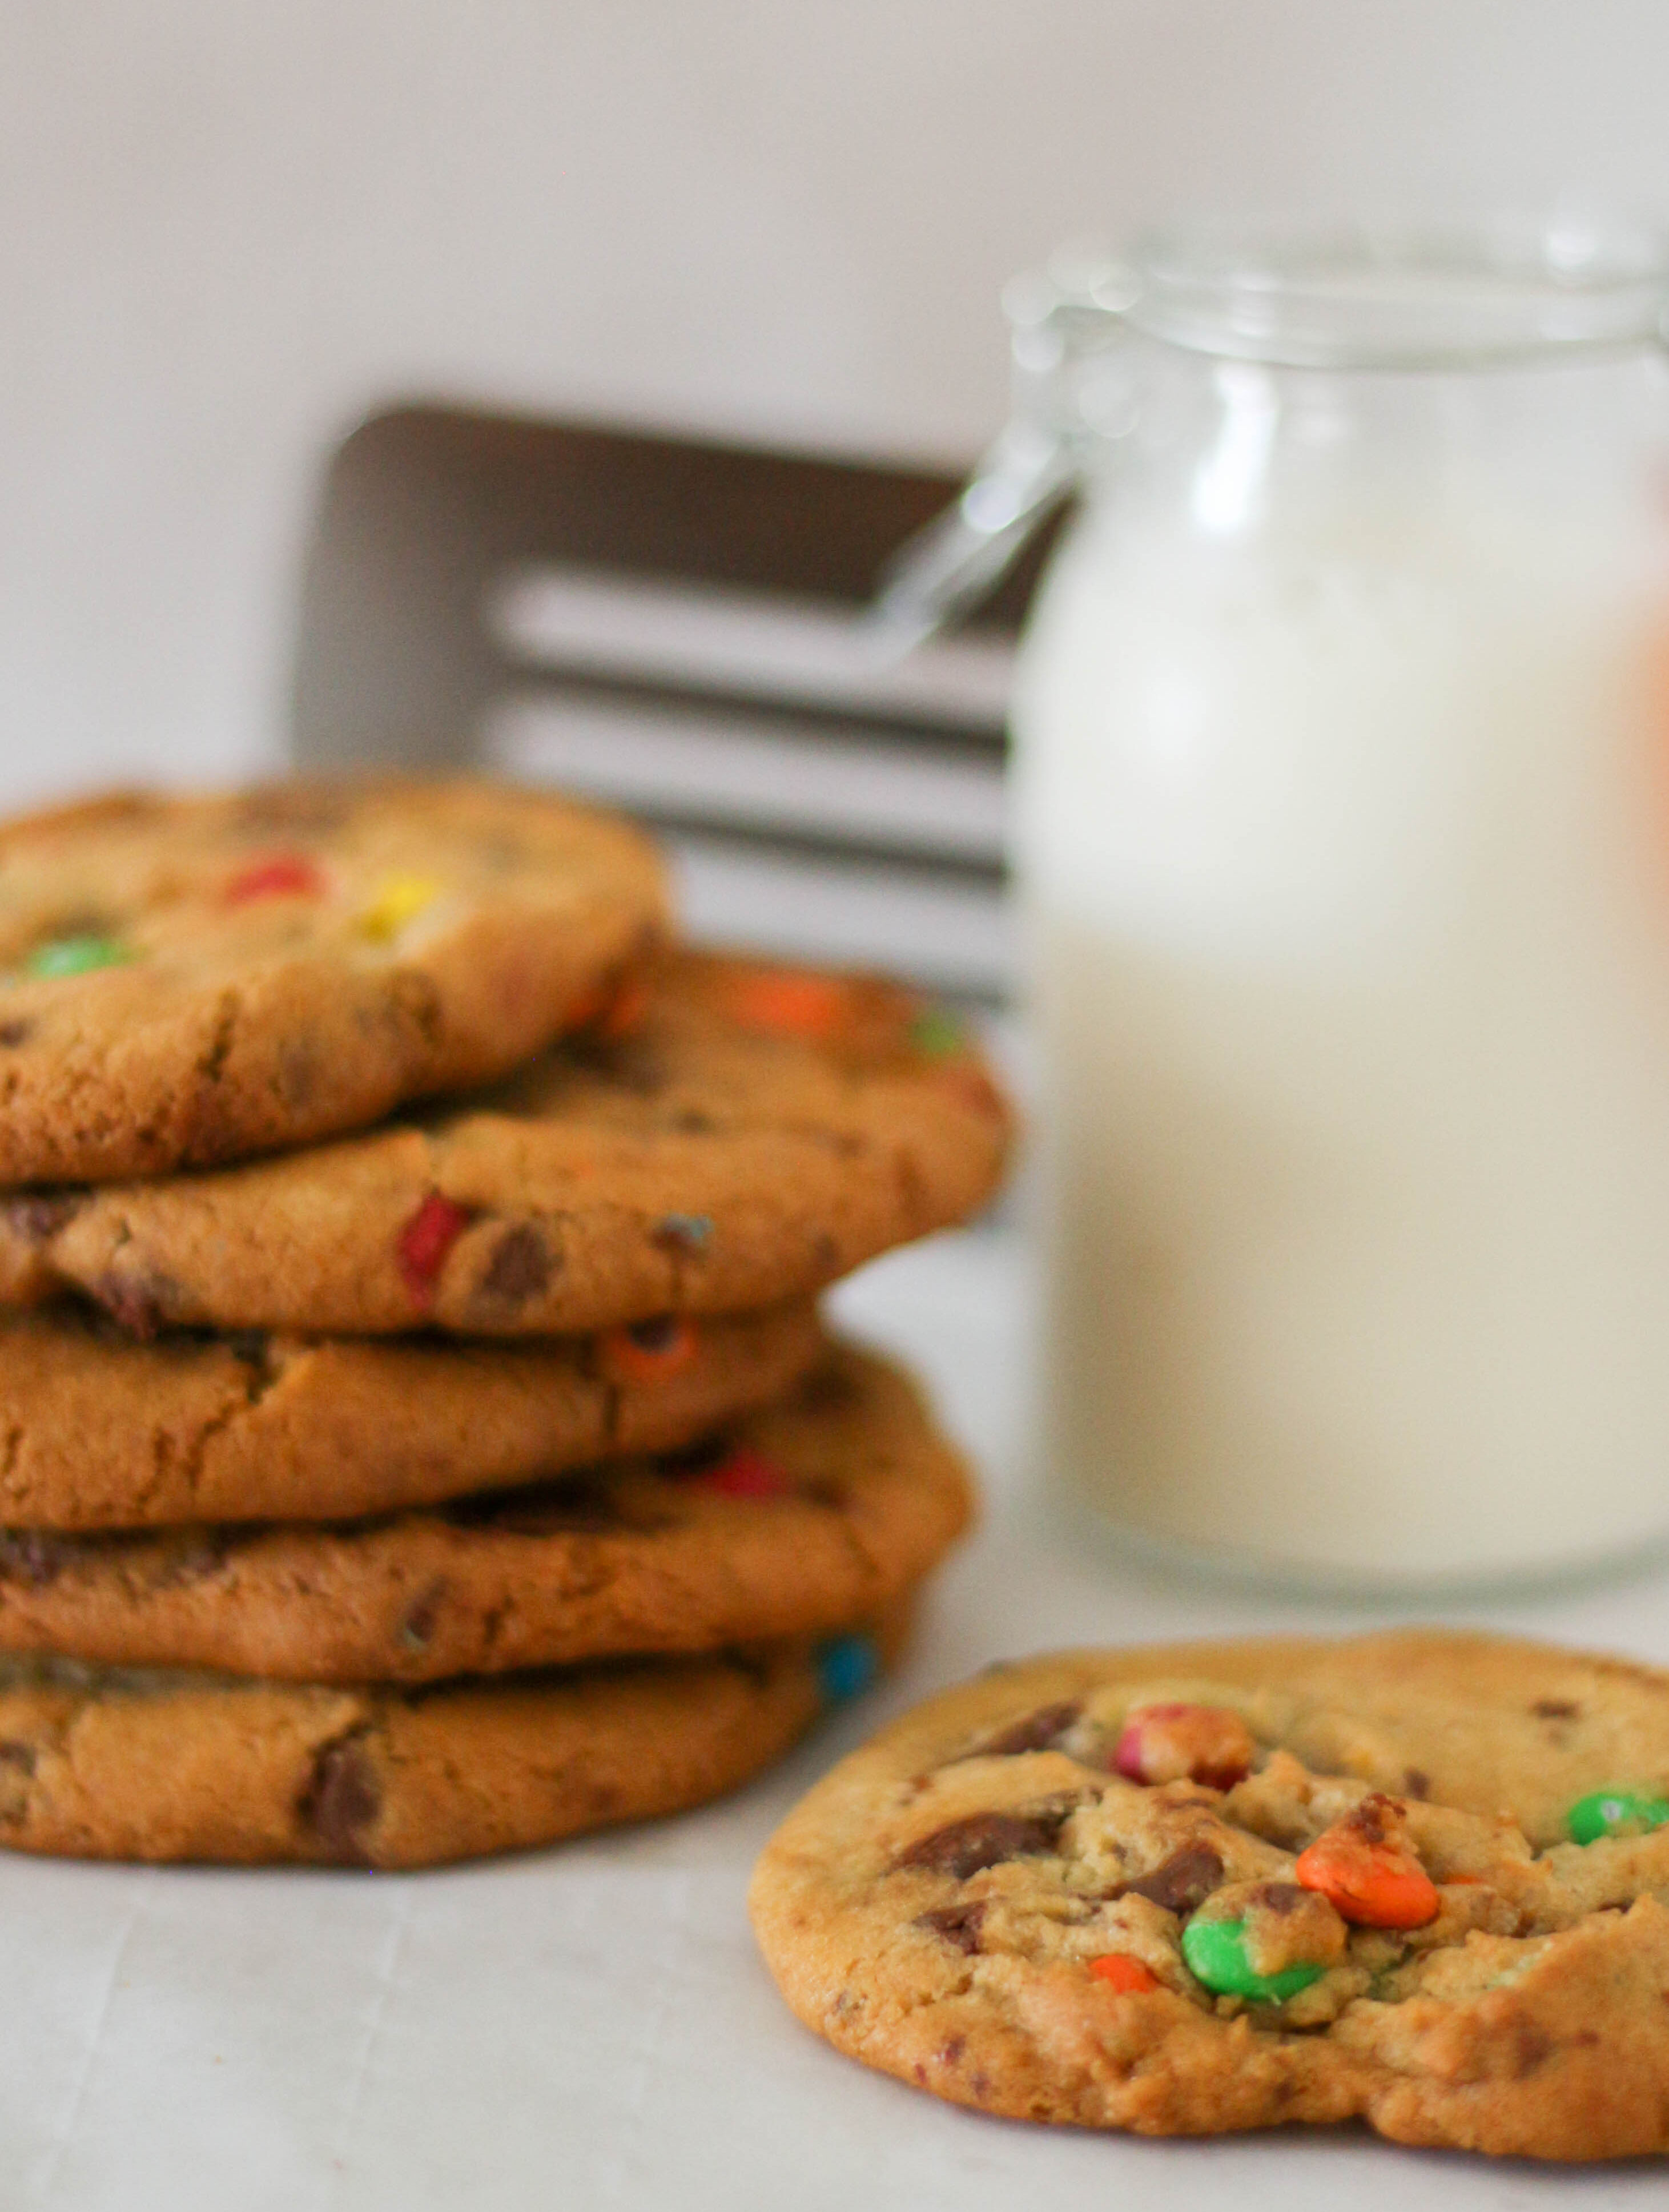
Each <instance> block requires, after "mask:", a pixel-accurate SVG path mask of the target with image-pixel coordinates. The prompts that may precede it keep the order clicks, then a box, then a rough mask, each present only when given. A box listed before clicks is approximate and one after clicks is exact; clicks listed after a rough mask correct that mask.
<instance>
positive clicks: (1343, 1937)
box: [752, 1630, 1669, 2159]
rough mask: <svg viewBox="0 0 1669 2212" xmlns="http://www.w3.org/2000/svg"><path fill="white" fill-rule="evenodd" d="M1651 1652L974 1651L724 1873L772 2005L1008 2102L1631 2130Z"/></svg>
mask: <svg viewBox="0 0 1669 2212" xmlns="http://www.w3.org/2000/svg"><path fill="white" fill-rule="evenodd" d="M1666 1900H1669V1675H1665V1674H1661V1673H1659V1672H1657V1671H1656V1670H1654V1669H1652V1668H1646V1667H1640V1666H1635V1665H1631V1664H1629V1663H1628V1662H1624V1661H1622V1660H1614V1659H1605V1658H1599V1657H1593V1656H1587V1655H1585V1654H1582V1653H1579V1652H1572V1651H1563V1650H1556V1649H1555V1648H1553V1647H1550V1646H1548V1645H1543V1644H1526V1643H1517V1642H1512V1641H1508V1640H1507V1639H1504V1638H1502V1639H1495V1638H1486V1637H1482V1636H1473V1635H1464V1634H1460V1633H1459V1632H1443V1631H1438V1630H1429V1631H1410V1632H1403V1633H1396V1634H1386V1635H1377V1636H1367V1637H1362V1638H1357V1639H1355V1640H1353V1641H1349V1642H1344V1643H1325V1642H1320V1641H1309V1640H1300V1639H1295V1638H1294V1639H1271V1640H1270V1641H1268V1642H1264V1643H1255V1642H1240V1643H1224V1644H1190V1645H1177V1646H1171V1647H1160V1648H1155V1649H1149V1650H1131V1651H1124V1652H1118V1651H1106V1652H1083V1653H1069V1654H1066V1655H1063V1656H1059V1657H1056V1658H1047V1659H1038V1660H1032V1661H1026V1662H1020V1663H1018V1664H1015V1665H1011V1666H1000V1667H997V1668H992V1669H991V1670H990V1671H989V1672H988V1673H986V1674H984V1675H982V1676H980V1677H979V1678H978V1680H975V1681H973V1682H971V1683H969V1684H967V1685H966V1686H964V1687H962V1688H960V1689H958V1690H953V1691H952V1692H948V1693H947V1695H945V1696H942V1697H940V1698H936V1699H933V1700H932V1701H931V1702H930V1703H929V1704H928V1705H924V1706H922V1707H921V1708H919V1709H918V1710H917V1711H916V1712H914V1713H912V1714H911V1715H909V1716H908V1717H906V1718H905V1719H904V1720H902V1721H900V1722H898V1723H897V1724H896V1725H895V1726H893V1727H892V1728H890V1729H886V1731H885V1732H884V1733H883V1734H882V1735H880V1737H879V1738H877V1739H876V1741H874V1743H872V1744H871V1745H869V1746H868V1747H867V1748H866V1749H864V1750H862V1751H860V1752H859V1753H856V1755H855V1756H854V1757H852V1758H850V1759H847V1760H845V1761H844V1763H843V1764H842V1765H840V1766H838V1767H837V1768H836V1769H835V1771H833V1772H832V1773H831V1774H830V1775H829V1776H828V1777H827V1778H826V1779H825V1780H824V1781H823V1782H822V1783H821V1784H819V1786H818V1787H817V1788H816V1789H815V1790H813V1792H812V1793H811V1795H810V1796H808V1797H807V1799H806V1800H805V1801H804V1802H803V1803H802V1804H801V1806H800V1808H798V1809H797V1811H795V1813H794V1814H792V1815H791V1817H790V1818H789V1820H788V1821H787V1822H786V1823H785V1824H784V1826H783V1827H782V1828H781V1829H780V1830H779V1831H778V1832H777V1835H776V1836H775V1837H774V1838H773V1839H772V1841H771V1844H770V1846H769V1847H768V1849H767V1850H766V1851H765V1853H764V1857H763V1858H762V1859H761V1861H760V1863H759V1866H758V1872H757V1874H756V1875H755V1879H754V1883H753V1890H752V1911H753V1918H754V1924H755V1927H756V1929H757V1930H758V1936H759V1940H760V1942H761V1944H762V1945H763V1947H764V1953H765V1956H766V1958H767V1960H769V1961H770V1964H771V1969H772V1971H773V1972H774V1973H775V1974H776V1976H777V1980H778V1982H779V1983H780V1984H781V1986H782V1989H783V1993H784V1995H785V1996H787V1998H788V2000H789V2003H790V2004H791V2005H792V2006H793V2008H794V2009H795V2012H797V2013H798V2014H799V2015H800V2016H801V2019H802V2020H804V2021H806V2022H807V2024H808V2025H809V2026H811V2027H814V2028H815V2029H817V2030H818V2032H819V2033H821V2034H823V2035H825V2036H826V2037H827V2038H828V2039H829V2040H830V2041H831V2042H832V2043H833V2044H835V2045H837V2046H838V2048H839V2049H841V2050H842V2051H847V2052H849V2053H850V2055H851V2056H853V2057H857V2058H861V2059H862V2060H863V2061H864V2063H866V2064H868V2065H871V2066H874V2067H878V2068H880V2069H882V2070H883V2071H885V2072H887V2073H891V2074H895V2075H898V2076H899V2077H900V2078H901V2079H903V2080H904V2081H910V2082H913V2083H914V2084H916V2085H917V2086H918V2087H923V2088H925V2089H929V2090H931V2091H933V2092H934V2093H936V2094H938V2095H940V2096H942V2097H945V2098H947V2099H950V2100H953V2101H955V2102H958V2103H961V2104H966V2105H972V2106H979V2107H980V2108H982V2109H984V2110H985V2111H989V2112H1000V2113H1005V2114H1008V2115H1009V2116H1011V2117H1014V2118H1026V2119H1036V2120H1057V2121H1067V2122H1071V2123H1075V2124H1079V2125H1082V2126H1088V2127H1107V2128H1128V2129H1133V2130H1138V2131H1140V2132H1142V2133H1145V2134H1152V2135H1172V2134H1175V2135H1200V2134H1216V2133H1220V2132H1225V2131H1227V2130H1235V2129H1242V2128H1258V2127H1272V2126H1276V2125H1280V2124H1286V2123H1290V2122H1300V2121H1303V2122H1312V2123H1327V2122H1336V2121H1342V2120H1346V2119H1350V2118H1363V2119H1365V2120H1367V2122H1368V2124H1370V2125H1371V2126H1373V2127H1374V2128H1375V2129H1377V2130H1379V2131H1380V2133H1381V2134H1383V2135H1386V2136H1391V2137H1393V2138H1394V2139H1395V2140H1397V2141H1398V2142H1408V2143H1420V2144H1432V2145H1443V2146H1448V2147H1453V2148H1463V2149H1471V2150H1479V2151H1488V2152H1493V2153H1497V2154H1513V2155H1520V2156H1526V2157H1534V2158H1548V2159H1595V2158H1609V2157H1616V2156H1622V2155H1627V2154H1642V2153H1649V2152H1657V2153H1661V2152H1663V2151H1665V2150H1669V1910H1666Z"/></svg>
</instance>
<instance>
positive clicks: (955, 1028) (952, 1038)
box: [910, 1006, 968, 1060]
mask: <svg viewBox="0 0 1669 2212" xmlns="http://www.w3.org/2000/svg"><path fill="white" fill-rule="evenodd" d="M910 1042H911V1044H912V1045H914V1046H915V1048H916V1049H917V1052H919V1053H920V1054H922V1056H923V1059H924V1060H950V1059H953V1057H954V1056H955V1054H958V1053H959V1052H965V1051H966V1050H967V1046H968V1039H967V1032H966V1031H965V1030H964V1028H963V1027H962V1024H961V1023H960V1022H959V1021H958V1020H957V1018H956V1017H955V1015H954V1014H951V1013H947V1012H946V1011H945V1009H944V1008H943V1007H942V1006H926V1007H924V1008H923V1011H922V1012H920V1013H919V1014H917V1017H916V1018H915V1020H914V1021H913V1022H912V1023H911V1024H910Z"/></svg>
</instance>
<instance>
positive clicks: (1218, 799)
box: [892, 226, 1669, 1589]
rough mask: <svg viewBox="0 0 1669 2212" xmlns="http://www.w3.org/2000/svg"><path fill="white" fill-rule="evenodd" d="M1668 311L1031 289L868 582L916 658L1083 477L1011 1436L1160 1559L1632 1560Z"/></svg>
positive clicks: (1668, 1382) (1652, 1033)
mask: <svg viewBox="0 0 1669 2212" xmlns="http://www.w3.org/2000/svg"><path fill="white" fill-rule="evenodd" d="M1665 301H1666V264H1665V262H1664V260H1663V258H1662V256H1661V251H1660V245H1659V243H1658V241H1656V240H1650V239H1639V238H1634V237H1629V236H1627V235H1620V234H1619V235H1611V236H1607V235H1604V234H1594V233H1592V232H1588V231H1584V230H1581V229H1578V228H1574V227H1570V226H1566V227H1563V228H1558V227H1555V228H1549V229H1547V230H1545V231H1538V232H1535V233H1533V234H1526V233H1514V232H1512V231H1508V230H1501V231H1495V230H1491V229H1489V228H1479V229H1478V230H1477V231H1476V232H1475V233H1472V234H1445V235H1429V236H1428V235H1415V234H1399V235H1383V234H1343V235H1340V234H1329V235H1313V234H1253V235H1250V236H1247V235H1238V236H1237V235H1228V236H1225V235H1221V234H1217V235H1207V234H1197V235H1195V236H1192V237H1185V238H1182V239H1180V240H1175V239H1173V240H1166V241H1161V242H1159V243H1156V244H1154V245H1152V246H1148V248H1147V249H1145V250H1144V251H1142V252H1140V253H1138V254H1137V255H1136V256H1135V257H1134V258H1132V259H1130V260H1129V261H1127V262H1125V263H1124V264H1119V265H1118V266H1113V265H1111V264H1105V265H1097V264H1093V262H1092V263H1089V264H1087V265H1085V266H1084V267H1082V268H1081V269H1079V270H1076V271H1071V270H1068V271H1064V272H1063V271H1060V270H1057V272H1055V275H1054V276H1053V277H1052V278H1051V280H1050V281H1048V282H1047V283H1044V284H1042V285H1037V284H1033V285H1031V286H1028V287H1024V288H1022V289H1020V293H1019V294H1018V295H1017V297H1016V299H1015V301H1014V323H1015V342H1016V358H1017V362H1018V365H1019V368H1020V398H1021V404H1020V410H1019V411H1018V413H1017V416H1016V420H1015V422H1014V424H1013V425H1011V427H1010V429H1009V431H1008V433H1007V434H1006V435H1005V437H1004V439H1003V440H1002V442H1001V443H1000V444H999V446H998V447H997V448H996V451H995V453H994V454H993V456H992V458H991V460H990V465H988V467H987V469H986V470H985V471H984V475H983V476H982V477H981V478H979V479H978V480H977V481H976V483H974V484H973V485H972V486H971V487H970V490H969V492H968V494H967V495H966V496H965V499H964V501H963V502H962V506H961V508H960V509H959V513H958V515H957V517H956V518H955V520H953V523H951V524H950V525H948V526H946V527H944V528H941V532H939V535H938V538H937V539H936V540H935V541H933V542H930V543H929V544H928V545H926V546H925V547H923V548H922V549H919V550H918V552H917V557H916V559H915V560H914V562H912V563H911V565H910V567H909V568H908V570H907V572H906V573H905V574H904V575H903V576H902V577H901V578H900V580H899V581H898V585H897V586H895V590H894V593H893V599H892V605H893V611H894V612H895V614H897V613H898V612H900V611H903V612H904V613H905V615H906V616H907V615H909V614H910V613H911V611H912V607H913V611H914V613H915V614H916V615H917V616H921V615H923V614H925V615H926V616H927V617H929V618H936V617H938V616H939V615H940V614H941V613H942V612H943V611H944V610H945V608H946V607H947V605H951V604H953V602H954V601H955V599H956V598H957V597H958V596H959V594H962V593H966V592H972V591H974V590H976V589H978V588H979V587H980V586H983V584H984V582H986V581H988V580H989V579H990V574H992V573H994V572H995V569H996V568H997V567H998V566H999V565H1000V564H1001V562H1002V560H1003V559H1004V558H1005V557H1006V556H1007V555H1008V552H1009V551H1010V550H1012V549H1013V547H1014V544H1016V543H1017V542H1018V541H1019V539H1020V538H1021V537H1022V536H1023V534H1024V532H1025V531H1026V527H1027V526H1028V523H1029V521H1030V520H1031V519H1032V517H1033V516H1034V515H1035V514H1036V513H1039V512H1040V511H1042V510H1043V509H1044V508H1045V507H1046V505H1047V503H1048V502H1049V501H1050V500H1051V497H1052V496H1053V495H1055V494H1057V491H1058V490H1059V489H1060V488H1061V487H1062V486H1063V483H1066V482H1067V481H1068V480H1072V481H1075V483H1076V484H1077V485H1078V487H1079V489H1081V503H1080V507H1079V511H1078V513H1077V516H1076V519H1075V520H1074V521H1073V522H1072V523H1071V524H1070V526H1069V529H1068V532H1067V533H1066V536H1065V538H1064V539H1063V543H1062V544H1061V546H1060V549H1059V550H1058V551H1057V553H1056V555H1055V556H1054V558H1053V562H1052V564H1051V568H1050V570H1049V573H1048V574H1047V577H1046V579H1045V584H1044V586H1043V587H1042V590H1041V592H1040V595H1039V600H1038V602H1037V604H1036V606H1035V609H1034V612H1033V617H1032V622H1031V623H1030V627H1029V630H1028V634H1027V636H1026V642H1025V647H1024V650H1023V654H1022V662H1021V674H1020V684H1019V692H1018V700H1017V705H1016V709H1015V714H1014V729H1015V736H1016V740H1017V767H1016V806H1017V820H1016V836H1017V857H1018V864H1019V872H1020V887H1021V892H1022V899H1023V906H1024V913H1025V921H1026V932H1027V939H1028V945H1029V958H1030V982H1031V993H1032V1007H1033V1011H1034V1014H1035V1018H1036V1021H1037V1024H1038V1029H1039V1036H1040V1042H1041V1044H1042V1048H1043V1062H1044V1067H1045V1095H1044V1098H1043V1102H1042V1108H1041V1113H1040V1116H1039V1119H1040V1122H1041V1129H1042V1146H1043V1152H1044V1166H1045V1191H1046V1201H1045V1203H1046V1214H1047V1226H1046V1237H1047V1271H1046V1273H1047V1285H1048V1288H1047V1308H1046V1313H1045V1340H1044V1357H1043V1381H1042V1390H1041V1402H1040V1408H1039V1413H1040V1425H1041V1430H1042V1434H1043V1441H1044V1444H1045V1449H1046V1452H1047V1455H1048V1462H1049V1466H1050V1468H1051V1473H1052V1474H1053V1476H1054V1478H1055V1479H1056V1480H1057V1481H1059V1482H1060V1483H1062V1484H1063V1485H1064V1486H1067V1488H1068V1490H1069V1493H1070V1495H1071V1497H1072V1498H1073V1499H1074V1500H1075V1502H1076V1503H1077V1504H1079V1505H1081V1506H1083V1507H1087V1508H1088V1509H1090V1510H1091V1511H1092V1512H1093V1515H1094V1516H1097V1517H1099V1519H1100V1520H1102V1521H1104V1522H1106V1523H1110V1524H1111V1525H1112V1527H1114V1528H1117V1529H1118V1530H1119V1531H1121V1532H1123V1533H1124V1535H1125V1536H1126V1537H1128V1538H1134V1539H1136V1540H1137V1541H1139V1542H1140V1543H1142V1545H1144V1546H1146V1547H1149V1548H1156V1549H1158V1550H1160V1552H1162V1553H1167V1554H1170V1555H1173V1556H1178V1557H1185V1558H1188V1559H1193V1560H1195V1561H1197V1562H1199V1561H1209V1562H1214V1563H1216V1564H1218V1565H1224V1566H1228V1567H1233V1568H1236V1569H1239V1570H1241V1571H1252V1572H1261V1573H1262V1574H1264V1575H1265V1576H1268V1577H1274V1578H1277V1579H1280V1580H1282V1581H1285V1582H1288V1583H1313V1584H1314V1585H1317V1586H1325V1587H1342V1586H1349V1587H1355V1588H1358V1589H1375V1588H1378V1589H1396V1588H1398V1587H1404V1588H1415V1587H1419V1586H1441V1585H1442V1584H1443V1583H1487V1582H1499V1581H1511V1580H1513V1579H1514V1578H1529V1577H1543V1576H1546V1575H1549V1574H1562V1573H1566V1572H1569V1571H1580V1570H1581V1569H1582V1568H1584V1567H1587V1566H1589V1565H1604V1564H1605V1563H1607V1562H1609V1561H1611V1560H1614V1559H1621V1558H1623V1557H1627V1556H1629V1555H1632V1554H1634V1553H1636V1552H1637V1551H1638V1550H1639V1549H1640V1548H1641V1547H1647V1546H1649V1545H1653V1544H1654V1543H1660V1542H1662V1541H1664V1540H1665V1539H1666V1538H1669V468H1666V444H1665V437H1666V421H1669V410H1666V391H1669V370H1666V359H1665V355H1664V352H1663V347H1662V332H1661V329H1660V317H1661V316H1662V313H1663V310H1664V306H1665Z"/></svg>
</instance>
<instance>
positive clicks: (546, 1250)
mask: <svg viewBox="0 0 1669 2212" xmlns="http://www.w3.org/2000/svg"><path fill="white" fill-rule="evenodd" d="M552 1272H553V1261H552V1255H551V1247H550V1245H549V1244H548V1243H546V1241H545V1237H544V1234H543V1232H542V1231H539V1230H538V1229H535V1228H534V1226H533V1224H532V1222H530V1221H524V1222H522V1223H521V1224H520V1225H519V1226H518V1227H516V1228H515V1229H507V1230H506V1231H505V1232H504V1234H503V1236H502V1237H500V1238H499V1240H498V1242H497V1243H496V1244H495V1245H494V1246H493V1248H492V1257H491V1258H490V1260H489V1261H488V1262H487V1266H486V1270H485V1273H484V1274H483V1275H482V1277H481V1285H480V1287H481V1291H482V1293H483V1295H484V1297H490V1298H492V1299H494V1300H495V1301H496V1302H497V1303H498V1304H503V1305H511V1306H520V1305H525V1304H527V1300H528V1299H529V1298H536V1297H538V1296H539V1293H540V1291H543V1290H544V1289H545V1287H546V1286H547V1285H548V1284H549V1283H550V1280H551V1273H552Z"/></svg>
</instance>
